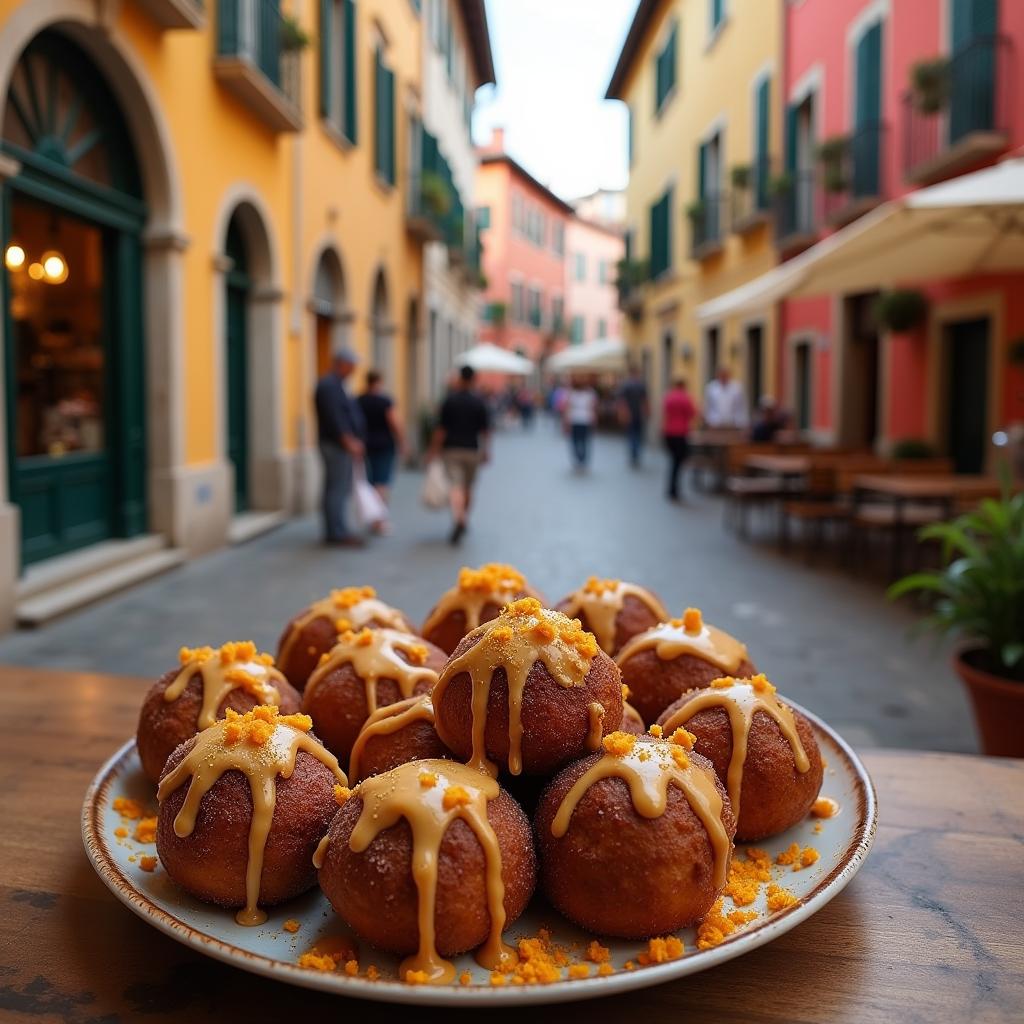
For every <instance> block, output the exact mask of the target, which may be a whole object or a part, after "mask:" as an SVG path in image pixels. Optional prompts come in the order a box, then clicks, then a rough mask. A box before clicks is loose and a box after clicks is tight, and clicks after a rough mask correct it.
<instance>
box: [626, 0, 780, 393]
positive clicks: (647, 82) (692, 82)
mask: <svg viewBox="0 0 1024 1024" xmlns="http://www.w3.org/2000/svg"><path fill="white" fill-rule="evenodd" d="M710 6H711V5H710V4H709V3H708V2H707V0H666V2H664V3H662V4H661V7H660V9H659V11H658V13H657V15H656V17H655V18H654V19H653V22H652V24H651V26H650V27H649V28H648V31H647V32H646V34H645V37H644V39H643V41H642V45H641V48H640V50H639V51H638V53H637V56H636V58H635V59H634V61H633V64H632V66H631V68H630V70H629V74H628V77H627V78H626V80H625V84H624V88H623V91H622V94H623V97H624V98H625V99H626V101H627V102H628V104H629V107H630V110H631V112H632V122H633V165H632V167H631V168H630V179H629V186H628V189H627V217H628V224H629V226H630V227H631V228H632V229H633V231H634V243H633V256H634V258H640V259H646V258H647V257H648V255H649V253H650V238H649V233H650V213H649V211H650V207H651V205H652V204H653V203H655V202H656V201H657V200H658V199H660V198H661V196H662V194H663V193H664V191H665V189H666V187H667V186H668V185H669V184H671V185H672V186H673V195H672V211H671V225H672V227H671V231H672V267H671V269H670V270H669V271H668V272H667V273H666V274H665V275H664V277H663V278H661V279H659V281H657V282H654V283H652V284H650V285H648V286H647V287H646V289H645V301H644V315H643V319H642V320H641V321H640V322H639V323H632V322H631V323H628V324H627V328H626V330H627V336H628V337H629V340H630V342H631V344H632V345H634V346H636V347H638V348H647V349H649V351H650V353H651V356H652V359H651V367H652V371H653V372H652V380H653V382H654V385H655V391H659V390H660V383H661V381H662V379H663V374H664V373H665V368H664V367H663V366H662V341H661V339H662V335H663V333H664V330H665V329H666V328H671V329H673V330H674V333H675V339H676V346H675V351H676V353H677V356H676V363H675V365H674V366H673V367H671V368H669V370H670V373H680V372H681V373H682V374H683V375H685V376H686V377H687V378H689V380H690V384H691V387H692V388H693V389H694V390H695V391H696V392H697V393H698V394H699V393H700V390H701V389H702V385H703V381H704V380H705V379H706V378H707V377H708V375H709V374H710V373H711V372H713V368H709V367H706V366H705V365H704V344H703V328H702V326H701V325H700V324H699V323H698V321H697V319H696V316H695V313H694V311H695V308H696V306H697V305H699V304H700V303H701V302H704V301H706V300H707V299H709V298H712V297H713V296H715V295H718V294H720V293H721V292H724V291H727V290H729V289H731V288H734V287H736V286H737V285H739V284H742V283H743V282H745V281H748V280H750V279H751V278H753V277H756V276H757V275H759V274H761V273H763V272H764V271H765V270H766V269H768V268H769V267H771V266H772V265H773V264H774V263H775V254H774V250H773V247H772V239H771V233H770V228H769V227H768V226H765V227H762V228H760V229H758V230H757V231H755V232H754V233H751V234H748V235H747V236H745V237H741V236H740V235H738V234H735V233H731V232H729V227H728V225H729V214H728V213H727V212H725V213H723V216H724V217H725V221H724V223H725V231H726V234H725V245H724V248H723V251H722V253H721V254H720V255H718V256H715V257H711V258H708V259H705V260H703V261H695V260H693V259H691V258H690V224H689V220H688V218H687V216H686V209H687V207H688V206H689V205H690V204H691V203H693V202H694V201H695V200H696V198H697V191H698V182H697V173H698V171H697V164H698V155H697V154H698V147H699V145H700V143H701V142H702V141H703V140H704V139H705V138H706V137H707V136H708V134H709V133H710V130H711V129H712V127H713V126H714V125H715V124H716V123H719V122H721V123H723V124H724V126H725V127H724V156H723V161H722V162H723V167H724V171H723V187H724V189H726V190H729V189H730V182H729V171H730V169H731V168H732V167H733V166H736V165H738V164H749V163H751V161H752V160H753V158H754V95H753V88H754V82H755V80H756V79H757V77H758V75H759V74H760V73H761V72H763V71H764V70H765V69H770V74H771V90H772V92H771V107H770V110H771V114H770V117H771V123H770V128H769V151H770V153H771V154H772V155H773V156H777V155H778V154H779V153H780V152H781V135H782V124H781V116H780V115H779V113H778V111H779V109H780V104H779V103H778V102H777V101H778V89H779V87H780V86H779V82H780V74H781V70H782V62H781V54H780V45H781V19H780V14H781V6H782V5H781V4H777V3H765V2H764V0H727V5H726V6H727V8H728V13H727V17H726V21H725V23H724V24H723V25H722V26H721V27H720V28H719V30H718V33H717V35H716V36H715V38H714V41H713V42H709V39H710V34H709V11H710ZM673 19H676V20H677V22H678V30H677V31H678V34H677V43H676V46H677V64H676V85H675V92H674V94H673V95H672V96H671V97H670V98H669V99H668V100H667V101H666V102H665V103H664V104H663V106H662V109H661V112H660V114H657V115H656V114H655V111H654V73H655V72H654V61H655V56H656V54H657V53H658V52H659V51H660V50H661V48H662V45H663V43H664V40H665V38H666V36H667V32H668V28H669V25H670V24H671V22H672V20H673ZM745 323H746V318H744V320H742V321H741V320H739V319H738V318H734V319H730V320H726V321H724V322H723V323H722V324H720V328H721V331H720V338H721V340H720V343H719V351H720V353H722V354H723V355H724V356H725V358H726V359H727V360H728V361H729V362H730V364H731V365H732V367H733V369H734V371H735V372H736V373H737V374H738V375H740V377H741V379H742V374H743V369H744V367H743V361H742V358H743V357H742V350H741V349H739V348H738V346H737V343H739V342H741V340H742V338H743V328H744V325H745ZM774 334H775V324H774V317H773V316H772V315H768V316H766V318H765V321H764V340H763V346H764V353H765V355H764V368H763V380H764V390H766V391H771V390H772V389H773V384H774V378H775V370H774V362H773V359H774V355H773V353H774V349H775V344H774ZM684 346H689V349H690V350H691V352H692V354H693V355H692V359H691V360H690V361H688V362H682V361H681V360H680V358H679V355H678V353H679V352H680V350H681V349H682V348H683V347H684ZM734 349H736V353H735V355H734V351H733V350H734Z"/></svg>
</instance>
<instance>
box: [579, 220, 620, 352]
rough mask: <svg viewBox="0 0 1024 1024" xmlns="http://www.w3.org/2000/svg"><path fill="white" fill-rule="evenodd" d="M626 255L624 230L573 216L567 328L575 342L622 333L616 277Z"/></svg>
mask: <svg viewBox="0 0 1024 1024" xmlns="http://www.w3.org/2000/svg"><path fill="white" fill-rule="evenodd" d="M625 254H626V246H625V241H624V240H623V236H622V233H621V232H619V231H617V230H615V229H614V228H613V227H610V226H605V225H603V224H598V223H596V222H595V221H590V220H584V219H583V218H581V217H578V216H577V217H573V218H572V220H570V221H569V227H568V230H567V233H566V257H565V258H566V261H567V266H566V282H567V291H566V302H567V308H568V311H567V320H566V327H567V330H568V333H569V341H570V342H571V343H572V344H574V345H580V344H585V343H586V342H589V341H596V340H597V339H598V338H618V337H621V335H622V313H621V311H620V310H619V296H618V289H617V288H616V287H615V278H616V274H617V273H618V263H619V261H620V260H621V259H622V258H623V257H624V256H625Z"/></svg>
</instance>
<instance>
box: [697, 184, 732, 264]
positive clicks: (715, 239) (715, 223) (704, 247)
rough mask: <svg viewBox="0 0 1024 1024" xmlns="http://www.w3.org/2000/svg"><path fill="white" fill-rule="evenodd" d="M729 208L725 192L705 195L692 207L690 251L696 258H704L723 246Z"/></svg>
mask: <svg viewBox="0 0 1024 1024" xmlns="http://www.w3.org/2000/svg"><path fill="white" fill-rule="evenodd" d="M727 210H728V195H727V193H725V192H720V193H714V194H709V195H705V196H704V197H702V198H701V199H698V200H697V202H695V203H694V204H693V206H691V207H690V209H689V210H688V211H687V216H688V217H689V219H690V252H691V254H692V255H693V257H694V258H695V259H702V258H703V257H705V256H710V255H712V254H713V253H715V252H717V251H718V250H719V249H721V247H722V239H723V237H724V235H725V227H726V224H725V217H726V212H727Z"/></svg>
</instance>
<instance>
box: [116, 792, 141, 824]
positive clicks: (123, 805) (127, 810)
mask: <svg viewBox="0 0 1024 1024" xmlns="http://www.w3.org/2000/svg"><path fill="white" fill-rule="evenodd" d="M112 806H113V808H114V810H115V811H117V813H118V814H120V815H121V817H122V818H127V819H128V820H129V821H135V820H136V819H137V818H141V817H142V816H143V815H144V814H145V813H146V809H145V808H144V807H143V806H142V801H141V800H133V799H132V798H131V797H128V796H116V797H114V803H113V805H112Z"/></svg>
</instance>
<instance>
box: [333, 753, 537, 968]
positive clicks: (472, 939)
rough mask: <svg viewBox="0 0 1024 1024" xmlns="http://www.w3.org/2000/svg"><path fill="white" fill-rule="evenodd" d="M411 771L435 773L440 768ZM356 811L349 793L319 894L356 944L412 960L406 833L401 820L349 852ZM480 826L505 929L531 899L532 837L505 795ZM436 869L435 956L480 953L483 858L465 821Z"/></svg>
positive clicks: (454, 829) (413, 891)
mask: <svg viewBox="0 0 1024 1024" xmlns="http://www.w3.org/2000/svg"><path fill="white" fill-rule="evenodd" d="M414 764H416V765H423V766H425V767H427V768H433V769H434V770H435V771H436V770H438V769H437V766H438V765H439V764H441V762H437V761H428V762H414ZM440 770H441V771H443V769H440ZM388 774H389V776H390V775H392V774H393V773H388ZM384 777H385V776H380V777H379V778H384ZM362 808H363V801H362V799H361V798H360V796H359V791H358V790H356V792H355V793H354V795H353V796H352V797H351V798H350V799H349V800H348V801H347V802H346V803H345V804H344V806H343V807H342V808H341V811H340V812H339V813H338V815H337V817H336V818H335V819H334V821H333V822H332V824H331V827H330V831H329V832H328V842H327V848H326V851H325V853H324V859H323V867H322V868H321V869H320V887H321V888H322V889H323V891H324V893H325V894H326V896H327V898H328V899H329V900H330V901H331V905H332V906H333V907H334V909H335V911H336V912H337V913H338V915H339V916H340V917H341V918H342V919H343V920H344V921H345V923H346V924H348V925H349V927H351V928H352V930H353V931H354V932H355V933H356V935H357V936H358V937H359V938H360V939H361V940H362V941H364V942H367V943H370V944H371V945H373V946H376V947H377V948H379V949H384V950H388V951H389V952H392V953H398V954H409V953H413V952H415V951H416V949H417V948H418V946H419V922H418V908H419V893H418V891H417V887H416V883H415V881H414V880H413V875H412V867H411V862H412V849H413V834H412V830H411V828H410V826H409V823H408V821H407V820H406V819H405V818H404V817H403V818H399V820H398V821H397V822H396V823H395V824H394V825H392V826H391V827H390V828H386V829H384V830H383V831H382V832H380V833H379V834H378V835H377V836H376V838H374V839H373V841H372V842H371V843H370V844H369V846H368V847H367V848H366V849H365V850H363V851H362V852H360V853H355V852H353V851H352V849H351V846H350V839H351V836H352V831H353V829H354V828H355V826H356V822H357V821H358V820H359V816H360V814H361V812H362ZM487 820H488V822H489V823H490V826H491V828H492V829H493V830H494V834H495V837H496V838H497V841H498V848H499V850H500V852H501V879H502V882H503V883H504V887H505V893H504V907H505V915H506V926H508V925H509V924H511V923H512V922H514V921H515V920H516V919H517V918H518V917H519V916H520V914H522V912H523V910H524V909H525V908H526V905H527V903H528V902H529V900H530V897H531V896H532V895H533V889H534V885H535V884H536V876H537V862H536V854H535V852H534V847H533V836H532V833H531V831H530V823H529V820H528V819H527V817H526V815H525V814H524V813H523V811H522V809H521V808H520V807H519V805H518V804H517V803H516V802H515V800H513V799H512V797H510V796H509V795H508V793H507V792H505V790H501V791H500V792H499V794H498V796H497V797H496V798H495V799H494V800H489V801H487ZM436 864H437V889H436V897H435V904H434V908H435V910H434V924H435V929H436V936H435V943H436V947H437V951H438V952H439V953H440V954H441V956H454V955H456V954H458V953H463V952H465V951H466V950H470V949H475V948H476V947H477V946H480V945H481V944H482V943H483V942H484V941H485V940H486V939H487V937H488V934H489V931H490V914H489V913H488V909H487V882H486V874H487V861H486V856H485V853H484V848H483V847H482V846H481V844H480V841H479V840H478V839H477V836H476V833H475V832H474V831H473V829H472V827H471V826H470V825H469V824H467V823H466V822H465V821H463V820H461V819H456V820H454V821H452V822H451V823H450V824H449V825H448V827H447V829H446V830H445V832H444V835H443V837H442V839H441V844H440V849H439V851H438V855H437V861H436Z"/></svg>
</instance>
